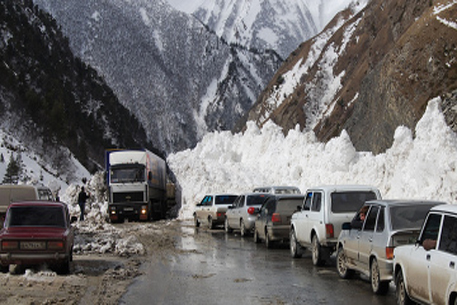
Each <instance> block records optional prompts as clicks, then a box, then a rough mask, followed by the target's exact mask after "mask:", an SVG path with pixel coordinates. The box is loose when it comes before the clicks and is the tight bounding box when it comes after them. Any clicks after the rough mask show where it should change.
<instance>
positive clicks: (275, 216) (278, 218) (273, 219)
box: [271, 213, 281, 223]
mask: <svg viewBox="0 0 457 305" xmlns="http://www.w3.org/2000/svg"><path fill="white" fill-rule="evenodd" d="M271 222H278V223H279V222H281V215H279V213H273V215H271Z"/></svg>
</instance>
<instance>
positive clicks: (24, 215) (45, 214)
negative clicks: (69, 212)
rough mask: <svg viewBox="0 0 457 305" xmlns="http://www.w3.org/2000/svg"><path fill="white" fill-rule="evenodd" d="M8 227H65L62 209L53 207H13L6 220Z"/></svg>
mask: <svg viewBox="0 0 457 305" xmlns="http://www.w3.org/2000/svg"><path fill="white" fill-rule="evenodd" d="M6 224H7V226H8V227H35V226H36V227H42V226H45V227H61V228H63V227H65V218H64V213H63V211H62V208H60V207H51V206H27V207H11V208H10V210H9V212H8V216H7V219H6Z"/></svg>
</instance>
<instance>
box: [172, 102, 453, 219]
mask: <svg viewBox="0 0 457 305" xmlns="http://www.w3.org/2000/svg"><path fill="white" fill-rule="evenodd" d="M439 105H440V99H439V98H437V99H434V100H432V101H430V102H429V105H428V107H427V110H426V112H425V114H424V116H423V117H422V119H421V120H420V122H419V123H418V124H417V127H416V130H415V135H416V136H415V137H413V135H412V132H411V131H410V130H409V129H408V128H406V127H403V126H400V127H398V128H397V130H396V132H395V135H394V143H393V145H392V147H391V148H389V149H388V150H387V151H386V152H385V153H383V154H379V155H373V154H372V153H371V152H358V151H356V149H355V148H354V146H353V144H352V142H351V139H350V138H349V135H348V134H347V132H346V131H343V132H342V133H341V135H340V136H339V137H337V138H334V139H332V140H330V141H329V142H328V143H326V144H324V143H321V142H319V141H317V139H316V137H315V135H314V133H313V132H301V131H299V130H298V129H295V130H291V131H289V133H288V134H287V136H284V135H283V133H282V130H281V128H280V127H278V126H276V125H274V124H272V123H267V124H266V125H265V126H264V127H263V128H262V129H259V128H257V127H256V126H255V124H254V123H252V122H249V123H248V128H247V130H246V132H245V133H244V134H243V135H242V134H234V135H233V134H231V133H230V132H214V133H211V134H208V135H207V136H205V137H204V138H203V140H202V141H201V142H200V143H199V144H198V145H197V146H196V147H195V148H194V149H192V150H185V151H182V152H178V153H176V154H172V155H170V156H169V157H168V164H169V166H170V168H171V169H172V171H173V172H174V173H175V175H176V178H177V180H178V181H179V184H180V185H181V187H182V208H181V211H180V213H179V218H181V219H187V218H191V217H192V213H193V210H194V207H195V204H196V203H198V202H199V201H200V200H201V199H202V198H203V196H204V195H205V194H206V193H211V192H220V193H225V192H236V193H244V192H249V191H251V190H252V189H253V188H254V187H256V186H261V185H295V186H298V187H299V188H300V189H301V190H302V191H305V190H306V189H307V188H308V187H311V186H316V185H322V184H371V185H374V186H377V187H378V188H379V189H380V190H381V193H382V195H383V197H384V198H417V199H419V198H422V199H435V200H443V201H446V202H449V203H454V200H455V197H456V190H455V188H453V185H456V184H457V172H456V166H457V139H456V135H455V134H454V133H453V132H452V131H451V130H450V129H449V127H448V126H447V125H446V123H445V121H444V117H443V114H442V113H441V110H440V107H439Z"/></svg>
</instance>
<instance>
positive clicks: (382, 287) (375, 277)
mask: <svg viewBox="0 0 457 305" xmlns="http://www.w3.org/2000/svg"><path fill="white" fill-rule="evenodd" d="M370 280H371V288H372V289H373V292H374V293H376V294H386V293H387V291H388V290H389V281H381V275H380V273H379V267H378V261H377V260H376V259H373V260H372V262H371V268H370Z"/></svg>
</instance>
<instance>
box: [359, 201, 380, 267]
mask: <svg viewBox="0 0 457 305" xmlns="http://www.w3.org/2000/svg"><path fill="white" fill-rule="evenodd" d="M379 210H380V209H379V206H375V205H372V206H371V207H370V209H369V210H368V213H367V216H366V218H365V224H364V226H363V228H362V231H361V233H360V237H359V250H358V262H357V265H358V266H359V267H360V268H362V269H364V270H368V268H369V263H370V254H371V251H372V249H373V235H374V230H375V226H376V221H377V219H378V213H379Z"/></svg>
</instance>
